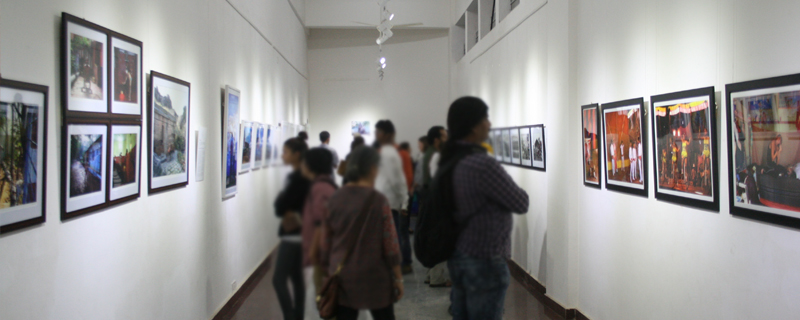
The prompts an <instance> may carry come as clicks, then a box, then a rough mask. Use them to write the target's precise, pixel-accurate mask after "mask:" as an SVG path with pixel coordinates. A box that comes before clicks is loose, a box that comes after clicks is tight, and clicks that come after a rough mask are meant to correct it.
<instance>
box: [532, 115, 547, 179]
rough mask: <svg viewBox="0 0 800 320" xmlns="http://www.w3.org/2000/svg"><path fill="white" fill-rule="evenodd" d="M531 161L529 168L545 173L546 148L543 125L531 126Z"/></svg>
mask: <svg viewBox="0 0 800 320" xmlns="http://www.w3.org/2000/svg"><path fill="white" fill-rule="evenodd" d="M530 128H531V141H532V146H533V147H532V152H533V161H532V163H531V167H532V168H533V169H535V170H539V171H547V146H546V144H545V136H544V125H543V124H537V125H534V126H531V127H530Z"/></svg>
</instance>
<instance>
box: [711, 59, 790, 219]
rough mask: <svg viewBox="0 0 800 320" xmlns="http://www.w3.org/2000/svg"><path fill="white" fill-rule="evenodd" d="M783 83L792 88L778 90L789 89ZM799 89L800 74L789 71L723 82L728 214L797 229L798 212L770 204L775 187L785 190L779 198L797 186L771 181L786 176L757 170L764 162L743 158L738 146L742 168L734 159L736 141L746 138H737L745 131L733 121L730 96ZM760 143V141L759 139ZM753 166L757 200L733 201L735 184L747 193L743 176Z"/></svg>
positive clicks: (732, 100) (764, 94)
mask: <svg viewBox="0 0 800 320" xmlns="http://www.w3.org/2000/svg"><path fill="white" fill-rule="evenodd" d="M787 87H793V88H791V90H790V91H782V90H789V88H787ZM799 90H800V74H792V75H786V76H779V77H773V78H766V79H759V80H753V81H745V82H738V83H732V84H728V85H726V86H725V95H726V102H727V109H728V110H727V112H726V114H727V124H728V130H727V131H728V132H727V134H728V142H727V143H728V155H727V157H728V172H727V175H728V192H729V204H730V212H731V214H732V215H734V216H737V217H742V218H746V219H752V220H756V221H761V222H765V223H770V224H775V225H780V226H785V227H790V228H794V229H800V218H798V217H800V213H798V212H797V211H798V210H788V209H780V208H777V207H774V204H775V203H777V204H781V203H780V202H778V201H775V200H776V199H775V197H774V196H773V195H774V194H775V192H776V191H782V192H785V193H786V194H785V195H782V196H781V198H784V199H789V200H791V199H797V194H798V193H800V190H798V189H796V188H794V189H791V188H790V189H788V190H787V189H785V188H784V187H783V186H780V185H779V184H776V183H775V181H778V179H789V177H788V176H787V177H784V178H777V179H776V178H774V177H772V173H770V172H761V170H760V169H759V168H758V167H762V168H763V167H764V164H758V163H756V162H755V160H752V159H751V160H750V161H748V160H747V155H746V154H745V151H744V150H742V154H741V158H742V161H741V162H742V164H744V167H745V168H743V170H740V168H741V167H742V166H740V165H739V164H737V162H738V161H737V159H736V157H737V155H736V153H737V151H736V150H737V149H738V147H737V145H738V144H737V142H742V145H744V144H746V143H747V142H748V140H747V139H746V138H745V137H741V138H737V137H739V136H742V135H745V132H744V128H742V132H741V133H740V132H739V131H740V130H739V128H740V127H743V126H742V125H737V124H736V122H735V121H736V117H737V116H736V110H735V108H736V107H737V106H736V104H737V103H738V101H735V100H734V99H737V98H738V97H735V96H738V95H743V96H744V95H746V94H748V93H749V92H752V94H753V95H752V96H746V97H756V96H762V97H763V96H769V95H780V94H781V93H788V92H792V93H794V92H798V91H799ZM754 91H755V92H754ZM777 101H778V103H780V99H777ZM784 102H785V101H784ZM793 102H794V103H797V101H793ZM770 107H771V106H770ZM779 108H780V107H779ZM798 109H800V108H798ZM741 117H742V121H744V114H742V116H741ZM773 117H774V114H773ZM766 120H767V123H769V121H774V120H771V119H769V118H766ZM754 122H755V121H754ZM771 123H773V125H777V124H775V122H771ZM762 125H763V123H762ZM789 125H790V126H793V125H794V124H789ZM734 128H737V129H736V132H734ZM799 131H800V130H799ZM764 133H765V132H759V135H764ZM751 134H752V132H751ZM763 138H764V137H760V139H759V140H761V141H763V140H767V141H769V140H771V139H763ZM751 139H752V138H751ZM789 140H790V139H789V137H787V138H786V139H784V141H789ZM762 144H763V142H762ZM753 149H754V147H753V146H751V147H750V150H751V151H750V153H751V155H750V157H752V150H753ZM756 150H757V149H756ZM781 150H782V149H781ZM762 162H763V161H762ZM776 165H778V166H782V165H780V162H778V163H776ZM754 167H755V168H756V173H757V175H758V177H759V178H758V179H753V180H757V181H758V182H756V183H755V186H756V190H755V191H756V194H755V196H757V197H758V203H757V204H754V203H752V201H751V203H740V202H738V201H737V197H739V195H738V194H737V189H738V188H741V189H744V190H745V192H742V193H741V195H742V196H745V197H748V196H747V193H746V188H747V185H748V183H749V182H750V181H747V179H748V177H747V176H748V171H752V170H751V169H750V168H754ZM787 175H788V173H787ZM741 176H745V178H742V181H741V182H740V181H738V180H737V179H738V178H739V177H741ZM768 180H772V181H773V182H769V181H768ZM792 182H795V181H792ZM740 183H741V184H742V185H744V186H745V187H744V188H742V187H740ZM766 184H769V185H770V187H769V188H767V187H765V186H764V185H766ZM786 184H787V186H789V185H791V184H790V183H788V182H787V183H786ZM768 198H769V199H768ZM765 200H767V201H769V203H772V204H773V206H769V205H767V204H766V203H767V201H765ZM781 202H782V200H781ZM787 207H792V208H795V209H797V207H796V206H790V205H787ZM793 212H794V214H795V216H791V215H789V214H792V213H793Z"/></svg>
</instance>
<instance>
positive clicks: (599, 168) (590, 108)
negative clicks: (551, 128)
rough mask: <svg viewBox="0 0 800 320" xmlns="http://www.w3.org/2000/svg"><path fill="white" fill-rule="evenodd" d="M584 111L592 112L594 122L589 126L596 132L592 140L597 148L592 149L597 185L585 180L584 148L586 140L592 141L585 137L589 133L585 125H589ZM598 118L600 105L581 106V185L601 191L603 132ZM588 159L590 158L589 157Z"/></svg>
mask: <svg viewBox="0 0 800 320" xmlns="http://www.w3.org/2000/svg"><path fill="white" fill-rule="evenodd" d="M586 111H594V121H591V122H592V123H591V125H592V126H594V128H595V130H596V131H597V132H596V133H594V135H595V136H594V138H593V139H594V140H595V141H596V143H597V147H596V148H594V149H596V150H595V151H596V152H597V169H596V171H597V172H596V173H595V174H596V175H597V183H594V182H592V181H587V179H586V175H587V168H586V164H587V163H588V162H589V161H588V160H587V159H586V151H587V149H586V148H587V147H586V139H592V138H590V137H587V135H589V134H591V133H589V132H588V130H586V127H587V125H589V124H590V123H589V122H587V119H586V117H585V112H586ZM600 117H601V115H600V105H599V104H597V103H592V104H587V105H584V106H581V140H583V141H581V157H582V159H583V174H582V176H583V185H584V186H587V187H590V188H596V189H602V188H603V179H602V177H603V171H604V170H603V168H604V166H603V164H602V162H603V153H602V152H601V151H600V150H601V149H600V148H601V147H602V146H601V144H602V143H601V141H602V137H603V130H602V126H601V125H600ZM590 149H591V147H590ZM589 157H590V158H591V155H590V156H589Z"/></svg>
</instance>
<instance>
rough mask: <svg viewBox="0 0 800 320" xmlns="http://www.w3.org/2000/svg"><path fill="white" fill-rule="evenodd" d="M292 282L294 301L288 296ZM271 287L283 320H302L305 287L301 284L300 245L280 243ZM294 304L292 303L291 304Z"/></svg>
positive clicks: (301, 247) (301, 259) (301, 249)
mask: <svg viewBox="0 0 800 320" xmlns="http://www.w3.org/2000/svg"><path fill="white" fill-rule="evenodd" d="M289 280H291V281H292V291H294V299H292V297H291V296H290V295H289V282H288V281H289ZM272 285H273V286H274V287H275V293H277V295H278V302H280V304H281V311H283V319H284V320H302V319H303V312H304V311H305V302H306V286H305V284H304V283H303V246H302V244H300V243H293V242H287V241H281V244H280V246H279V247H278V259H277V260H276V261H275V275H274V276H273V277H272ZM293 302H294V303H293Z"/></svg>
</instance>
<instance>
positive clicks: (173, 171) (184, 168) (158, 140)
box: [147, 71, 191, 193]
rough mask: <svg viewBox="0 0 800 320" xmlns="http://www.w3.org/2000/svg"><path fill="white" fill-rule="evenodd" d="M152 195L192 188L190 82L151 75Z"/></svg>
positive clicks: (160, 74)
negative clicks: (190, 185) (190, 163)
mask: <svg viewBox="0 0 800 320" xmlns="http://www.w3.org/2000/svg"><path fill="white" fill-rule="evenodd" d="M148 92H149V101H148V117H147V125H148V130H147V131H148V136H149V139H148V147H147V155H148V156H147V160H148V162H147V163H148V169H149V170H148V173H147V179H148V181H149V183H148V193H155V192H160V191H165V190H170V189H174V188H181V187H184V186H186V185H188V184H189V170H188V168H189V146H190V145H191V144H190V142H189V136H190V135H189V132H190V131H189V115H190V111H191V104H190V98H191V85H190V84H189V82H186V81H183V80H180V79H177V78H174V77H171V76H168V75H165V74H162V73H158V72H155V71H150V87H149V89H148Z"/></svg>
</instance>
